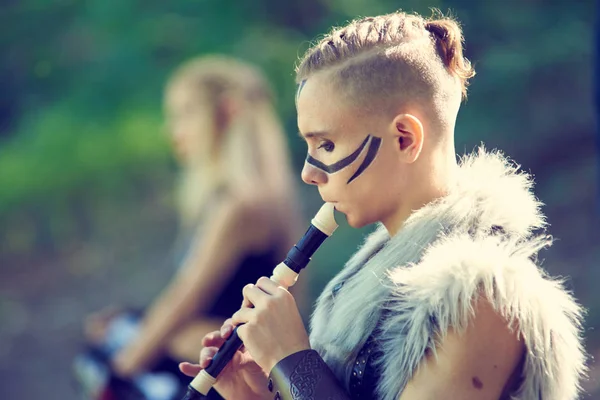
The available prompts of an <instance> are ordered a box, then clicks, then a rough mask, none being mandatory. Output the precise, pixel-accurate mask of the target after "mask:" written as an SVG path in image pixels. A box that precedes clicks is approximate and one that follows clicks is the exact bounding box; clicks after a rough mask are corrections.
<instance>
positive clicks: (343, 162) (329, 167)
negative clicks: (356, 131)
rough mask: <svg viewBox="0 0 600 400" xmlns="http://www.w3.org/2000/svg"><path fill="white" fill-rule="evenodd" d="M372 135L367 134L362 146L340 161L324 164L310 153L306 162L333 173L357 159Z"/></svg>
mask: <svg viewBox="0 0 600 400" xmlns="http://www.w3.org/2000/svg"><path fill="white" fill-rule="evenodd" d="M371 137H372V136H371V135H369V136H367V137H366V138H365V140H363V142H362V144H361V145H360V147H359V148H358V149H356V150H355V151H354V152H353V153H352V154H350V155H349V156H348V157H346V158H343V159H341V160H340V161H338V162H335V163H333V164H331V165H325V164H323V163H322V162H321V161H319V160H317V159H315V158H313V157H311V155H310V154H309V155H308V156H306V162H307V163H309V164H310V165H312V166H313V167H316V168H319V169H320V170H323V171H325V172H327V173H328V174H333V173H334V172H338V171H339V170H341V169H343V168H346V167H347V166H348V165H350V164H352V163H353V162H354V161H356V159H357V158H358V156H359V155H360V153H361V152H362V151H363V149H364V148H365V146H366V145H367V143H368V141H369V139H370V138H371Z"/></svg>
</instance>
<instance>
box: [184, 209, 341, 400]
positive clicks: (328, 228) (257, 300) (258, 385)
mask: <svg viewBox="0 0 600 400" xmlns="http://www.w3.org/2000/svg"><path fill="white" fill-rule="evenodd" d="M336 228H337V223H336V222H335V218H334V216H333V206H332V205H331V204H327V203H326V204H325V205H324V206H323V207H321V209H320V210H319V212H318V213H317V215H316V216H315V218H313V220H312V221H311V226H310V227H309V229H308V231H307V232H306V233H305V234H304V236H303V237H302V238H301V239H300V241H299V242H298V243H297V244H296V246H294V247H293V248H292V249H291V250H290V252H289V253H288V255H287V257H286V259H285V261H284V262H282V263H280V264H279V265H278V266H277V267H276V268H275V270H274V271H273V276H271V278H270V279H268V278H261V279H259V281H258V282H257V284H256V285H252V284H250V285H247V286H246V287H245V288H244V291H243V295H244V301H243V303H242V307H241V309H240V310H239V311H238V312H236V313H235V314H234V315H233V317H232V319H231V320H228V321H226V323H225V324H224V325H223V327H222V332H213V333H210V334H208V335H206V336H205V338H204V339H203V345H204V346H205V348H204V349H203V350H202V353H201V360H200V364H197V365H191V364H187V363H183V364H182V365H181V370H182V372H184V373H185V374H187V375H189V376H193V375H194V374H196V373H198V372H200V373H199V374H198V376H196V378H195V379H194V381H192V383H191V384H190V388H189V390H188V393H187V394H186V397H185V398H186V399H196V398H202V394H206V393H207V391H208V389H210V387H211V386H213V385H215V378H216V377H217V376H218V378H219V379H218V383H217V385H216V386H215V388H216V389H217V390H218V391H219V392H220V393H221V394H222V395H224V396H225V397H226V398H264V395H265V394H266V393H267V392H266V390H267V383H266V380H267V376H268V373H269V372H270V371H271V369H272V368H273V367H274V366H275V365H276V364H277V362H279V361H280V360H282V359H283V358H285V357H287V356H288V355H290V354H293V353H296V352H298V351H301V350H306V349H309V348H310V343H309V340H308V334H307V333H306V330H305V329H304V325H303V323H302V319H301V317H300V313H299V312H298V308H297V306H296V302H295V300H294V298H293V296H292V295H291V294H290V293H289V292H288V291H287V288H288V287H290V286H292V285H293V284H294V283H295V281H296V278H297V276H298V273H299V272H300V271H301V270H302V268H304V267H305V266H306V265H307V264H308V262H309V261H310V257H311V256H312V255H313V253H314V252H315V251H316V250H317V248H318V247H319V246H320V245H321V244H322V243H323V241H324V240H325V239H326V238H327V237H329V236H330V235H331V234H332V233H333V231H335V229H336ZM240 324H242V325H240ZM234 325H235V326H238V325H240V326H239V327H238V328H237V330H236V332H234V333H233V336H232V338H231V339H230V340H227V341H226V342H224V339H225V338H226V337H227V336H228V331H229V330H231V327H232V326H234ZM239 339H241V341H243V342H244V344H245V346H244V347H245V351H240V350H239V349H238V347H239V346H240V344H241V341H240V340H239ZM216 346H219V347H220V350H219V351H218V352H216V351H215V348H216ZM213 361H214V362H213ZM232 362H233V364H232ZM225 365H227V366H225ZM203 368H206V369H203Z"/></svg>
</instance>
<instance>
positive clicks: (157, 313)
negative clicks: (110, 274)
mask: <svg viewBox="0 0 600 400" xmlns="http://www.w3.org/2000/svg"><path fill="white" fill-rule="evenodd" d="M164 106H165V111H166V119H167V127H168V132H169V136H170V139H171V143H172V146H173V150H174V152H175V155H176V158H177V160H178V161H179V163H180V164H181V166H182V168H183V171H182V174H181V181H180V185H179V196H178V198H179V210H180V215H181V226H182V231H183V232H184V234H183V236H184V237H187V238H188V239H187V242H188V243H189V244H188V245H187V246H186V247H187V251H185V252H184V253H185V257H184V258H183V262H182V265H181V267H180V269H179V271H178V272H177V274H176V276H175V277H174V278H173V280H172V281H171V282H170V283H169V285H168V286H167V287H166V288H165V289H164V291H163V292H162V293H161V295H160V296H159V297H158V299H156V301H155V302H154V303H153V304H152V305H151V306H150V307H149V308H148V309H147V311H146V312H145V313H143V316H142V317H141V319H136V320H135V321H134V322H132V321H131V319H129V320H128V321H129V322H127V324H125V325H126V326H127V328H126V329H124V326H120V327H119V328H114V327H113V329H112V330H113V331H114V330H118V331H121V336H123V332H135V333H134V334H129V335H125V336H128V338H127V339H123V340H121V342H125V344H124V345H123V346H113V347H119V348H118V349H117V350H116V351H114V352H113V354H112V356H111V357H110V364H111V367H112V370H113V371H114V373H115V375H116V376H118V377H120V378H127V379H130V378H132V377H135V376H137V375H139V374H140V373H142V372H143V371H148V370H152V369H154V368H156V367H157V365H159V364H160V365H165V360H171V361H173V363H172V365H173V366H174V367H173V368H174V370H176V365H177V363H176V362H177V361H181V360H193V359H196V357H197V356H198V349H199V348H200V347H201V346H200V344H201V340H202V337H203V336H204V335H205V334H206V333H207V332H209V331H212V330H215V329H217V328H218V327H219V326H221V324H222V322H223V320H224V319H225V318H228V317H230V316H231V315H232V314H233V313H234V312H235V311H236V310H237V309H238V308H239V306H240V304H241V302H242V298H243V297H242V289H243V287H244V285H246V284H247V283H250V282H255V281H256V280H257V279H258V278H259V277H260V276H265V275H267V276H269V275H270V272H271V271H272V269H273V267H274V266H275V265H276V264H277V263H278V262H280V261H281V260H282V259H283V257H284V256H285V253H286V252H287V251H288V250H289V248H290V246H292V245H293V244H294V241H295V240H296V239H298V238H299V234H300V233H301V232H299V231H298V229H297V227H298V226H299V225H298V214H297V207H296V204H295V193H294V188H293V182H294V181H295V179H294V178H293V176H292V174H291V168H290V160H289V154H288V150H287V148H286V142H285V138H284V134H283V131H282V127H281V124H280V122H279V121H278V119H277V117H276V114H275V110H274V107H273V104H272V94H271V90H270V88H269V85H268V84H267V82H266V80H265V78H264V77H263V75H262V74H261V73H260V72H259V71H258V70H257V69H256V68H254V67H252V66H250V65H248V64H246V63H244V62H241V61H239V60H236V59H232V58H228V57H223V56H210V57H201V58H198V59H194V60H192V61H190V62H188V63H186V64H184V65H183V66H182V67H180V68H179V69H178V70H177V71H176V72H175V73H174V74H173V76H172V77H171V78H170V80H169V82H168V84H167V86H166V92H165V101H164ZM114 316H115V313H108V314H107V313H104V314H99V315H95V316H93V317H91V318H90V319H89V321H88V322H87V324H86V325H87V326H86V334H87V336H88V339H89V340H90V341H91V342H93V343H96V344H97V343H103V342H106V341H107V336H109V333H110V331H111V325H114V324H113V322H114V321H115V319H116V318H114ZM132 326H133V327H134V328H133V329H130V328H131V327H132ZM167 363H168V362H167ZM142 391H143V390H142Z"/></svg>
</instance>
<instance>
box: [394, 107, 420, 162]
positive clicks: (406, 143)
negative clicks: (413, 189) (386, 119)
mask: <svg viewBox="0 0 600 400" xmlns="http://www.w3.org/2000/svg"><path fill="white" fill-rule="evenodd" d="M390 129H391V130H392V135H393V137H394V141H395V146H396V150H397V151H398V152H399V154H400V157H401V158H402V160H403V161H404V162H406V163H409V164H412V163H414V162H415V161H417V159H418V158H419V155H420V154H421V150H422V149H423V139H424V132H423V124H422V123H421V121H420V120H419V119H418V118H417V117H415V116H414V115H412V114H398V115H397V116H396V117H394V119H393V120H392V124H391V126H390Z"/></svg>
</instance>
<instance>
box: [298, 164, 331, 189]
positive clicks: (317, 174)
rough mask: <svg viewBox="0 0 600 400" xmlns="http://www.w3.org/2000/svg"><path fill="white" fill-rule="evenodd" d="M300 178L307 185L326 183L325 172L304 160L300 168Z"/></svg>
mask: <svg viewBox="0 0 600 400" xmlns="http://www.w3.org/2000/svg"><path fill="white" fill-rule="evenodd" d="M302 180H303V181H304V183H307V184H309V185H317V186H318V185H321V184H324V183H327V174H326V173H325V172H324V171H321V170H320V169H318V168H316V167H314V166H312V165H310V164H309V163H307V162H305V163H304V167H303V168H302Z"/></svg>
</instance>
